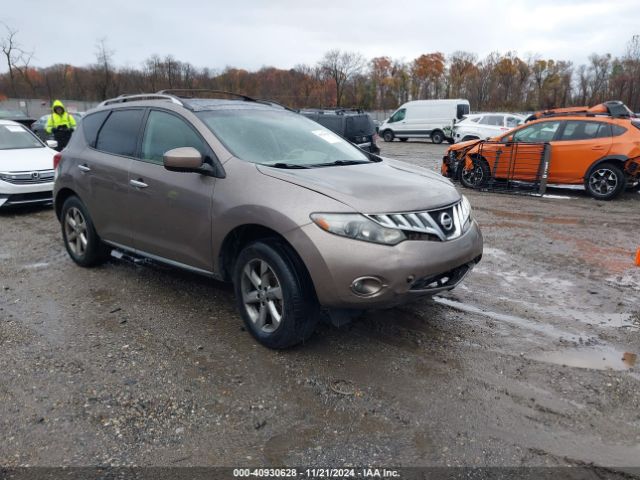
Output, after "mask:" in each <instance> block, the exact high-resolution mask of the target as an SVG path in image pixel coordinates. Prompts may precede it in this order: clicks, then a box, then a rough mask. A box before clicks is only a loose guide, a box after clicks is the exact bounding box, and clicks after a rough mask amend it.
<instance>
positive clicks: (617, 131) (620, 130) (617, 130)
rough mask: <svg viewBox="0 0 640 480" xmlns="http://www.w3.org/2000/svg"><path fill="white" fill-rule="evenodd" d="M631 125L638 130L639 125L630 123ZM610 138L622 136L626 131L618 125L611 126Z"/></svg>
mask: <svg viewBox="0 0 640 480" xmlns="http://www.w3.org/2000/svg"><path fill="white" fill-rule="evenodd" d="M631 123H632V124H633V126H634V127H636V128H640V123H636V122H631ZM611 131H612V133H611V136H612V137H617V136H618V135H622V134H623V133H624V132H626V131H627V129H626V128H624V127H621V126H620V125H611Z"/></svg>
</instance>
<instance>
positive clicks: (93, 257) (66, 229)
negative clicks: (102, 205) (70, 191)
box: [60, 196, 109, 267]
mask: <svg viewBox="0 0 640 480" xmlns="http://www.w3.org/2000/svg"><path fill="white" fill-rule="evenodd" d="M60 218H61V219H62V222H61V226H62V239H63V241H64V246H65V248H66V249H67V253H68V254H69V256H70V257H71V260H73V261H74V262H75V263H77V264H78V265H80V266H81V267H93V266H96V265H100V264H101V263H104V262H105V261H106V260H107V258H109V249H108V248H107V246H106V245H105V244H104V243H102V240H100V237H99V236H98V234H97V233H96V229H95V227H94V226H93V221H92V220H91V216H90V215H89V212H88V211H87V207H85V205H84V203H82V201H81V200H80V199H79V198H78V197H75V196H73V197H69V198H67V199H66V200H65V202H64V204H63V205H62V214H61V217H60Z"/></svg>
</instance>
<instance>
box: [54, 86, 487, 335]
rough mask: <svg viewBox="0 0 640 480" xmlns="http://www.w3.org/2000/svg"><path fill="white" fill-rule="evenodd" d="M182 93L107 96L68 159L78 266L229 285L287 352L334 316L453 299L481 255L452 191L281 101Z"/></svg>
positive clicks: (64, 195)
mask: <svg viewBox="0 0 640 480" xmlns="http://www.w3.org/2000/svg"><path fill="white" fill-rule="evenodd" d="M185 93H186V94H187V95H188V94H190V92H185ZM185 93H183V94H182V95H183V96H179V95H178V92H172V93H169V92H166V91H165V92H160V93H158V94H147V95H134V96H122V97H118V98H115V99H112V100H108V101H105V102H103V103H102V104H101V105H100V106H99V107H98V108H97V109H95V110H93V111H91V112H89V113H88V114H87V116H86V117H84V119H83V121H82V123H81V124H80V127H79V129H78V132H77V133H76V134H75V135H74V136H73V137H72V139H71V142H70V144H69V145H68V147H67V148H66V149H65V150H64V151H62V153H60V154H58V155H56V158H55V161H54V165H55V169H56V180H55V189H54V199H55V210H56V215H57V217H58V219H59V220H60V222H61V225H62V235H63V239H64V244H65V246H66V249H67V251H68V253H69V255H70V256H71V258H72V259H73V260H74V261H75V262H76V263H77V264H79V265H81V266H85V267H89V266H93V265H96V264H99V263H100V262H102V261H104V260H105V259H106V258H108V254H109V253H110V252H112V251H114V250H115V251H116V252H117V251H124V252H127V253H128V254H129V255H133V256H140V257H144V258H147V259H151V260H155V261H159V262H162V263H165V264H169V265H173V266H176V267H180V268H185V269H188V270H191V271H194V272H198V273H201V274H204V275H208V276H211V277H214V278H217V279H221V280H226V281H232V282H233V284H234V287H235V293H236V297H237V302H238V308H239V310H240V313H241V315H242V317H243V319H244V322H245V323H246V325H247V327H248V328H249V330H250V332H251V333H252V334H253V335H254V336H255V338H256V339H258V340H259V341H260V342H261V343H263V344H264V345H266V346H268V347H272V348H285V347H289V346H292V345H294V344H296V343H299V342H301V341H304V340H305V339H307V338H308V337H309V336H310V335H311V334H312V333H313V331H314V329H315V326H316V324H317V321H318V319H319V318H320V317H321V316H322V314H328V316H329V318H333V319H340V318H344V315H345V313H346V314H348V313H350V312H354V311H361V310H364V309H369V308H379V307H388V306H392V305H397V304H400V303H404V302H406V301H408V300H412V299H414V298H417V297H419V296H421V295H425V294H433V293H436V292H439V291H442V290H449V289H452V288H453V287H455V286H456V285H457V284H458V283H459V282H460V281H461V280H462V278H463V277H464V276H465V275H466V274H467V273H468V272H469V270H470V269H471V268H472V267H473V266H474V265H475V264H476V263H477V262H478V261H479V260H480V257H481V254H482V235H481V233H480V230H479V228H478V226H477V224H476V222H475V220H474V219H473V218H472V217H471V208H470V206H469V202H468V201H467V200H466V199H465V198H464V197H461V195H460V194H459V193H458V192H457V191H456V189H455V188H454V187H453V186H452V185H451V183H450V182H449V180H447V179H444V178H442V177H441V176H439V175H437V174H435V173H433V172H430V171H427V170H424V169H421V168H418V167H413V166H410V165H407V164H404V163H401V162H397V161H392V160H388V159H382V158H380V157H378V156H376V155H373V154H371V153H368V152H365V151H362V150H360V149H358V148H356V147H355V146H354V145H352V144H350V143H349V142H347V141H345V140H344V139H342V138H341V137H339V136H337V135H336V134H334V133H332V132H331V131H329V130H327V129H326V128H324V127H322V126H320V125H319V124H317V123H315V122H313V121H311V120H308V119H307V118H305V117H303V116H301V115H299V114H296V113H293V112H291V111H288V110H287V109H285V108H282V107H280V106H277V105H274V104H270V103H268V102H263V101H258V100H254V99H251V98H249V97H244V96H237V99H225V98H198V99H194V98H185V97H184V94H185ZM218 97H220V95H218ZM234 98H235V97H234Z"/></svg>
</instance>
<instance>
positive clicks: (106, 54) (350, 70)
mask: <svg viewBox="0 0 640 480" xmlns="http://www.w3.org/2000/svg"><path fill="white" fill-rule="evenodd" d="M16 35H17V31H16V30H12V29H11V28H9V27H6V33H5V35H4V37H3V38H2V39H1V41H2V45H1V47H2V52H3V55H4V60H5V64H6V66H7V67H8V71H7V72H5V73H4V74H2V75H0V98H2V97H12V98H43V99H48V100H52V99H55V98H67V99H75V100H84V101H100V100H104V99H106V98H110V97H114V96H118V95H120V94H123V93H140V92H155V91H158V90H163V89H181V88H188V89H192V88H202V89H215V90H226V91H232V92H237V93H242V94H245V95H249V96H252V97H256V98H262V99H269V100H274V101H277V102H279V103H281V104H283V105H287V106H290V107H295V108H304V107H325V108H326V107H334V106H340V107H358V108H364V109H367V110H390V109H394V108H396V107H397V106H398V105H400V104H401V103H403V102H405V101H408V100H417V99H437V98H466V99H468V100H469V101H470V102H471V107H472V109H473V110H479V111H489V110H498V111H532V110H538V109H543V108H552V107H567V106H572V105H594V104H597V103H600V102H602V101H605V100H613V99H615V100H622V101H623V102H625V103H626V104H627V105H628V106H629V107H630V108H631V109H632V110H634V111H640V85H639V84H638V79H639V78H640V36H638V35H636V36H634V37H633V38H632V39H631V40H630V41H629V42H628V44H627V47H626V50H625V53H624V54H623V55H622V56H620V57H614V56H612V55H611V54H608V53H607V54H597V53H594V54H592V55H591V56H590V57H589V60H588V63H587V64H583V65H578V66H576V65H574V64H573V63H572V62H570V61H566V60H554V59H543V58H541V57H540V56H532V57H529V58H526V59H523V58H521V57H520V56H518V55H517V53H516V52H507V53H497V52H496V53H491V54H490V55H488V56H486V57H484V58H479V57H478V56H477V55H476V54H474V53H471V52H463V51H457V52H454V53H452V54H450V55H445V54H443V53H441V52H432V53H425V54H423V55H420V56H419V57H417V58H415V59H413V60H411V61H404V60H400V59H394V58H390V57H386V56H380V57H376V58H373V59H366V58H365V57H364V56H363V55H361V54H360V53H357V52H346V51H341V50H330V51H328V52H327V53H326V54H325V55H324V56H323V57H322V58H321V59H320V60H319V61H318V62H317V63H316V64H314V65H305V64H301V65H297V66H295V67H294V68H291V69H280V68H276V67H263V68H261V69H259V70H258V71H247V70H244V69H241V68H235V67H227V68H225V69H224V70H222V71H218V70H215V69H211V68H207V67H204V68H197V67H195V66H193V65H192V64H190V63H188V62H183V61H180V60H178V59H176V58H174V57H173V56H171V55H168V56H164V57H160V56H159V55H152V56H150V57H149V58H148V59H147V60H145V61H144V62H143V63H142V65H141V66H140V67H137V68H132V67H118V66H117V65H116V64H115V62H114V52H113V51H112V50H110V49H109V48H108V45H107V42H106V41H105V40H104V39H103V40H100V41H99V42H98V43H97V45H96V61H95V63H94V64H91V65H88V66H75V65H71V64H56V65H52V66H49V67H44V68H41V67H34V66H31V65H30V63H31V59H32V56H33V53H32V52H28V51H26V50H24V49H23V48H22V47H21V45H20V44H19V43H18V42H17V37H16Z"/></svg>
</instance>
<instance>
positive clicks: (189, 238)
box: [129, 110, 216, 272]
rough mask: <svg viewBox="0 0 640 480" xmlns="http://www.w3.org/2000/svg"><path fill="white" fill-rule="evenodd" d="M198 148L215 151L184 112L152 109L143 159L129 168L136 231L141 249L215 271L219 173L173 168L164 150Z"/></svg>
mask: <svg viewBox="0 0 640 480" xmlns="http://www.w3.org/2000/svg"><path fill="white" fill-rule="evenodd" d="M178 147H193V148H195V149H197V150H198V151H199V152H200V153H202V155H203V157H209V158H212V156H213V153H212V152H211V151H210V149H209V147H208V146H207V144H206V143H205V141H204V140H203V139H202V138H201V137H200V135H199V134H198V133H197V132H196V131H195V129H193V128H192V127H191V126H190V125H189V124H188V123H187V121H186V120H184V119H183V118H182V117H180V116H178V115H176V114H173V113H169V112H167V111H163V110H151V111H150V112H149V116H148V117H147V122H146V126H145V130H144V134H143V137H142V145H141V149H140V159H137V160H134V161H133V162H132V163H131V167H130V170H129V198H130V200H131V202H130V208H131V213H130V215H131V230H132V235H133V243H134V248H135V249H136V250H139V251H140V252H143V253H147V254H151V255H153V256H157V257H161V258H162V259H166V260H171V261H174V262H178V263H180V264H184V265H188V266H191V267H194V268H197V269H200V270H206V271H208V272H210V271H212V270H213V255H212V248H211V234H212V232H211V227H212V223H211V222H212V220H211V199H212V195H213V188H214V185H215V180H216V179H215V178H213V177H210V176H206V175H202V174H199V173H191V172H189V173H186V172H170V171H169V170H166V169H165V168H164V166H163V154H164V153H165V152H167V151H168V150H172V149H174V148H178Z"/></svg>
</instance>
